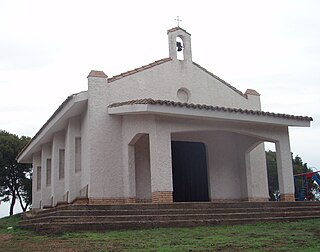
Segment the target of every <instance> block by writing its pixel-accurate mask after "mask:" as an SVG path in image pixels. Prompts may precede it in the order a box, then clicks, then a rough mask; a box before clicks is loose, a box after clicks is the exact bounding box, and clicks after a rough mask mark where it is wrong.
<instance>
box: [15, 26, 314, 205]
mask: <svg viewBox="0 0 320 252" xmlns="http://www.w3.org/2000/svg"><path fill="white" fill-rule="evenodd" d="M167 34H168V40H169V57H168V58H164V59H161V60H158V61H155V62H153V63H151V64H148V65H144V66H142V67H140V68H137V69H134V70H131V71H128V72H125V73H122V74H120V75H116V76H114V77H111V78H110V77H108V76H107V75H106V74H105V73H104V72H102V71H91V72H90V74H89V76H88V90H87V91H84V92H80V93H77V94H73V95H71V96H69V97H68V98H67V99H66V100H65V101H64V102H63V103H62V104H61V106H60V107H59V108H58V109H57V110H56V111H55V112H54V114H53V115H52V116H51V117H50V118H49V119H48V121H47V122H46V123H45V124H44V125H43V126H42V128H41V129H40V130H39V131H38V133H37V134H36V135H35V136H34V137H33V138H32V140H31V141H30V142H29V143H28V144H27V145H26V146H25V148H24V149H23V150H22V151H21V153H20V154H19V156H18V162H20V163H32V164H33V178H32V179H33V195H32V197H33V200H32V206H33V208H45V207H55V206H57V205H59V204H67V203H69V204H71V203H74V204H77V203H78V204H81V203H82V204H119V203H145V202H152V203H171V202H194V201H213V202H215V201H217V202H220V201H268V199H269V192H268V181H267V168H266V159H265V150H264V144H263V143H264V142H272V143H275V146H276V152H277V167H278V168H277V169H278V177H279V187H280V193H281V200H283V201H294V200H295V198H294V183H293V170H292V160H291V152H290V143H289V134H288V127H289V126H298V127H309V126H310V122H311V121H312V118H310V117H305V116H294V115H287V114H277V113H269V112H263V111H261V104H260V95H259V93H258V92H257V91H255V90H252V89H248V90H247V91H246V92H245V93H242V92H241V91H239V90H237V89H236V88H234V87H233V86H231V85H230V84H228V83H226V82H225V81H223V80H222V79H220V78H219V77H217V76H215V75H214V74H212V73H211V72H209V71H208V70H206V69H205V68H203V67H202V66H200V65H198V64H196V63H195V62H193V61H192V51H191V35H190V34H189V33H188V32H186V31H185V30H183V29H182V28H180V27H176V28H173V29H170V30H168V32H167ZM177 39H178V40H179V41H181V42H180V43H177ZM180 53H182V55H183V57H182V58H181V59H180V58H178V57H177V55H178V54H180Z"/></svg>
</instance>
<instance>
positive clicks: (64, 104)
mask: <svg viewBox="0 0 320 252" xmlns="http://www.w3.org/2000/svg"><path fill="white" fill-rule="evenodd" d="M84 92H86V91H82V92H79V93H75V94H72V95H70V96H68V97H67V99H65V100H64V102H63V103H61V105H60V106H59V107H58V108H57V110H56V111H55V112H54V113H53V114H52V115H51V116H50V118H49V119H48V120H47V121H46V123H45V124H43V125H42V127H41V128H40V129H39V131H38V132H37V133H36V134H35V135H34V136H33V138H31V140H30V141H29V142H28V143H26V145H25V146H23V148H22V150H21V151H20V152H19V154H18V155H17V157H16V159H18V158H19V157H20V156H21V154H22V153H23V152H24V151H25V150H26V149H27V148H28V146H29V145H30V144H31V143H32V142H33V141H34V139H36V138H37V137H38V136H39V135H40V133H41V132H42V131H43V130H44V129H45V127H46V126H47V125H48V124H49V123H50V122H51V121H52V120H53V118H55V117H56V115H57V114H58V113H59V112H60V111H61V110H62V109H63V108H64V107H65V106H66V105H67V104H68V102H69V101H71V100H72V99H73V98H74V97H75V96H76V95H78V94H81V93H84Z"/></svg>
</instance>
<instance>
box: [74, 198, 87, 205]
mask: <svg viewBox="0 0 320 252" xmlns="http://www.w3.org/2000/svg"><path fill="white" fill-rule="evenodd" d="M71 204H74V205H88V204H89V199H88V198H87V197H77V198H75V199H74V200H73V201H72V202H71Z"/></svg>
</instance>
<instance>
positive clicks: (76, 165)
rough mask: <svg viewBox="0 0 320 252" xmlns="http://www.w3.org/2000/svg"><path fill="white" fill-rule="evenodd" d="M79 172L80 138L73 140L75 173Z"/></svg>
mask: <svg viewBox="0 0 320 252" xmlns="http://www.w3.org/2000/svg"><path fill="white" fill-rule="evenodd" d="M79 171H81V138H80V137H76V140H75V172H79Z"/></svg>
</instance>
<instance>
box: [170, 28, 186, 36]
mask: <svg viewBox="0 0 320 252" xmlns="http://www.w3.org/2000/svg"><path fill="white" fill-rule="evenodd" d="M178 30H182V31H184V32H185V33H187V34H188V35H190V36H191V34H190V33H189V32H187V31H186V30H185V29H182V28H181V27H174V28H171V29H169V30H168V31H167V34H168V33H169V32H175V31H178Z"/></svg>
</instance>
